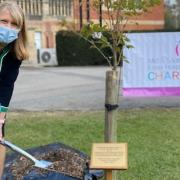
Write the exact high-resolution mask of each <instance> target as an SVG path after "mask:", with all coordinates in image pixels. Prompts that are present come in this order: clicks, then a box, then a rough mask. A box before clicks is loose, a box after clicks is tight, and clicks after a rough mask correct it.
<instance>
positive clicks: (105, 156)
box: [90, 143, 128, 170]
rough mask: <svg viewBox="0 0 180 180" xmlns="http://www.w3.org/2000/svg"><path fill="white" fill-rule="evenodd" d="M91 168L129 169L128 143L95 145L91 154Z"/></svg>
mask: <svg viewBox="0 0 180 180" xmlns="http://www.w3.org/2000/svg"><path fill="white" fill-rule="evenodd" d="M90 168H92V169H112V170H118V169H119V170H120V169H122V170H124V169H127V168H128V153H127V143H94V144H93V146H92V152H91V162H90Z"/></svg>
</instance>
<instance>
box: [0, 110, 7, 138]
mask: <svg viewBox="0 0 180 180" xmlns="http://www.w3.org/2000/svg"><path fill="white" fill-rule="evenodd" d="M5 115H6V114H5V113H2V112H1V113H0V141H2V140H3V138H4V137H3V125H4V122H5Z"/></svg>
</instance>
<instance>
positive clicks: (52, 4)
mask: <svg viewBox="0 0 180 180" xmlns="http://www.w3.org/2000/svg"><path fill="white" fill-rule="evenodd" d="M71 9H72V0H49V14H50V15H53V16H71V15H72V12H71Z"/></svg>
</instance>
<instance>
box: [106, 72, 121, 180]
mask: <svg viewBox="0 0 180 180" xmlns="http://www.w3.org/2000/svg"><path fill="white" fill-rule="evenodd" d="M118 74H119V73H118V72H117V71H115V70H112V71H107V72H106V97H105V107H106V108H105V142H107V143H112V142H117V119H116V112H117V107H118V95H119V76H118ZM106 177H107V176H106ZM106 180H107V178H106ZM113 180H117V173H116V171H113Z"/></svg>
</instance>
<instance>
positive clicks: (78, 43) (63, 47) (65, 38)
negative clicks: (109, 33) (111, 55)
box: [56, 31, 107, 66]
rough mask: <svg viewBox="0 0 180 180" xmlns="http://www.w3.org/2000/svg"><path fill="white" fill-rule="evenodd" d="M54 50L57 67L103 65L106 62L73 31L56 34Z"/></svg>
mask: <svg viewBox="0 0 180 180" xmlns="http://www.w3.org/2000/svg"><path fill="white" fill-rule="evenodd" d="M56 50H57V60H58V65H59V66H85V65H105V64H107V61H106V60H105V59H104V57H103V56H102V55H101V54H100V53H99V52H98V51H97V50H96V49H95V48H91V45H90V44H89V43H88V42H87V41H85V40H84V39H83V38H81V37H80V36H79V35H77V34H76V33H74V32H73V31H59V32H58V33H57V34H56Z"/></svg>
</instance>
